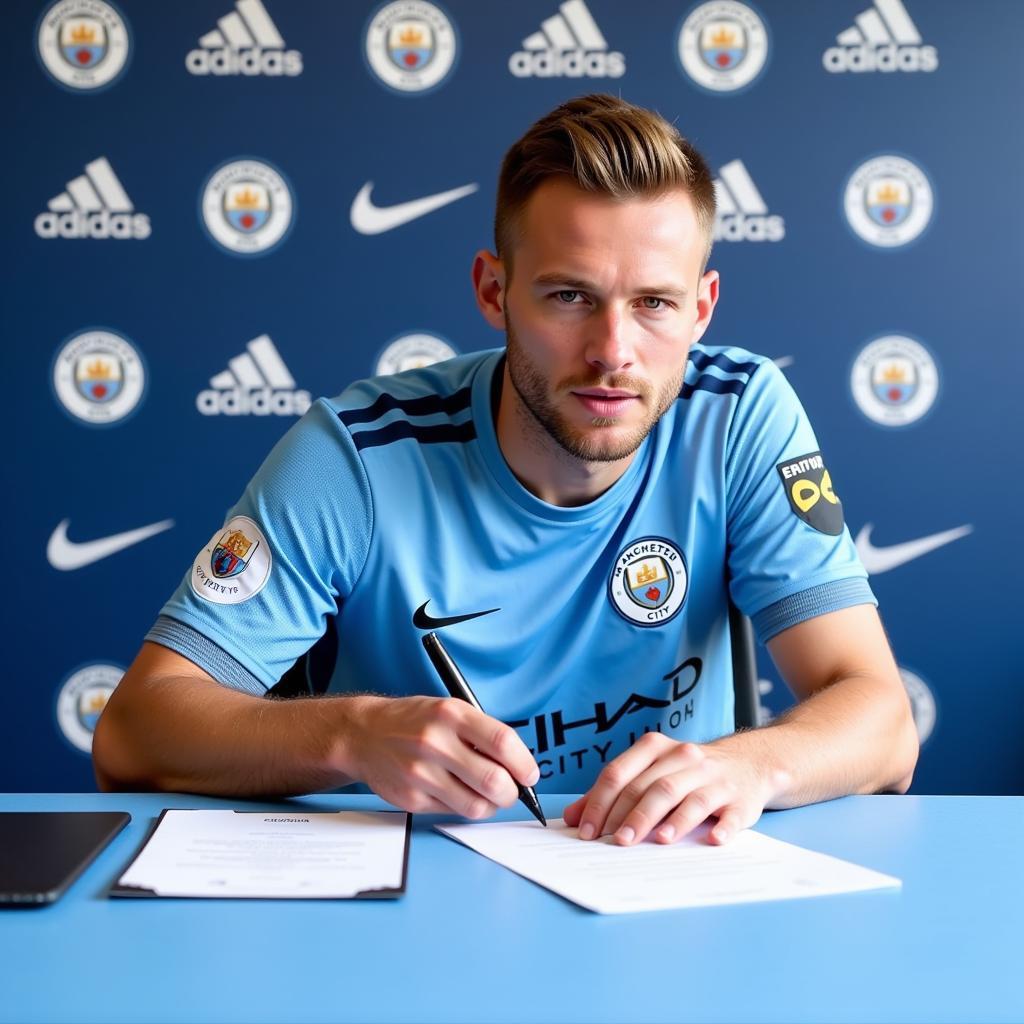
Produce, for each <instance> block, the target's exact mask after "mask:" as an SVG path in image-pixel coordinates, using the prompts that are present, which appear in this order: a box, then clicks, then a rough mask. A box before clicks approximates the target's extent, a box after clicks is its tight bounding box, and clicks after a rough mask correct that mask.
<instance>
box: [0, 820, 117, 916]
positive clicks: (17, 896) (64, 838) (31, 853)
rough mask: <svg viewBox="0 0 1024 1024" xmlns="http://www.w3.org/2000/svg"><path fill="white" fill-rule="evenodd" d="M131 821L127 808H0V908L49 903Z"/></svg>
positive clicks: (57, 897)
mask: <svg viewBox="0 0 1024 1024" xmlns="http://www.w3.org/2000/svg"><path fill="white" fill-rule="evenodd" d="M131 820H132V819H131V815H130V814H127V813H126V812H125V811H4V812H0V907H3V908H12V907H41V906H45V905H46V904H47V903H53V902H54V901H55V900H57V899H59V898H60V897H61V896H62V895H63V893H64V891H65V890H66V889H67V887H68V886H69V885H70V884H71V883H72V882H73V881H74V880H75V879H76V878H77V877H78V876H79V875H80V874H81V873H82V872H83V871H84V870H85V868H86V867H87V866H88V865H89V863H90V862H91V861H92V860H93V858H94V857H95V856H96V855H97V854H98V853H99V852H100V850H102V849H103V847H104V846H106V845H107V843H109V842H110V840H111V839H113V838H114V836H116V835H117V833H118V832H120V831H121V829H123V828H124V827H125V825H127V824H128V822H129V821H131Z"/></svg>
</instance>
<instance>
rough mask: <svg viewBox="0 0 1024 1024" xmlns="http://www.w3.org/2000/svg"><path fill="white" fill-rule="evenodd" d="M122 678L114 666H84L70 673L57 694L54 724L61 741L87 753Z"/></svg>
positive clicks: (120, 671)
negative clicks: (108, 703)
mask: <svg viewBox="0 0 1024 1024" xmlns="http://www.w3.org/2000/svg"><path fill="white" fill-rule="evenodd" d="M123 675H124V669H123V668H118V667H117V666H116V665H86V666H85V667H83V668H80V669H77V670H76V671H75V672H72V673H71V675H70V676H68V677H67V679H65V680H64V682H63V683H61V686H60V689H59V690H58V691H57V708H56V712H57V725H58V726H59V728H60V731H61V732H62V733H63V735H64V738H65V739H66V740H67V741H68V742H69V743H70V744H71V745H72V746H73V747H75V748H76V749H77V750H81V751H82V753H84V754H88V753H89V752H90V751H91V750H92V736H93V733H94V732H95V731H96V723H97V722H98V721H99V717H100V714H101V713H102V711H103V709H104V708H105V707H106V706H107V701H108V700H110V695H111V694H112V693H113V692H114V690H115V689H116V688H117V684H118V683H119V682H120V681H121V677H122V676H123Z"/></svg>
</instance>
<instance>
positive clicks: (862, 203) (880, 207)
mask: <svg viewBox="0 0 1024 1024" xmlns="http://www.w3.org/2000/svg"><path fill="white" fill-rule="evenodd" d="M934 205H935V201H934V196H933V193H932V186H931V183H930V182H929V181H928V176H927V175H926V174H925V173H924V171H923V170H921V168H920V167H918V166H917V164H914V163H911V162H910V161H909V160H907V159H905V158H904V157H901V156H892V155H889V156H878V157H874V158H873V159H871V160H867V161H865V162H864V163H862V164H861V165H860V166H859V167H858V168H857V169H856V170H855V171H854V172H853V173H852V174H851V175H850V177H849V178H848V179H847V181H846V186H845V187H844V189H843V209H844V210H845V211H846V220H847V222H848V223H849V225H850V227H851V228H852V229H853V230H854V232H855V233H856V234H857V236H858V237H860V238H862V239H863V240H864V241H865V242H867V243H868V244H869V245H874V246H878V247H879V248H881V249H892V248H896V247H897V246H901V245H906V244H907V243H908V242H912V241H913V240H914V239H915V238H917V237H918V236H919V235H920V234H921V232H922V231H924V229H925V228H926V227H928V223H929V221H930V220H931V218H932V210H933V207H934Z"/></svg>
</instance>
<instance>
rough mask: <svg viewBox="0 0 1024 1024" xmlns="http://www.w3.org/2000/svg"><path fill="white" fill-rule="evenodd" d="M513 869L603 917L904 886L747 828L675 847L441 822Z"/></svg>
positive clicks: (567, 831)
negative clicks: (721, 839)
mask: <svg viewBox="0 0 1024 1024" xmlns="http://www.w3.org/2000/svg"><path fill="white" fill-rule="evenodd" d="M435 827H436V828H437V829H438V830H439V831H440V832H443V833H444V834H445V835H447V836H450V837H451V838H452V839H456V840H458V841H459V842H460V843H464V844H465V845H466V846H468V847H470V848H471V849H473V850H476V851H477V853H482V854H483V855H484V856H485V857H488V858H490V859H491V860H493V861H496V862H497V863H499V864H502V865H504V866H505V867H507V868H511V870H513V871H514V872H516V874H519V875H522V876H523V877H524V878H529V879H530V880H531V881H533V882H536V883H538V885H543V886H544V887H545V888H546V889H550V890H551V891H552V892H557V893H558V894H559V895H560V896H564V897H566V899H570V900H572V901H573V903H578V904H579V905H580V906H581V907H585V908H586V909H587V910H594V911H596V912H597V913H599V914H626V913H633V912H635V911H639V910H671V909H677V908H679V907H710V906H715V905H718V904H724V903H753V902H758V901H761V900H784V899H795V898H797V897H801V896H826V895H834V894H836V893H844V892H861V891H863V890H866V889H885V888H893V887H896V888H898V887H899V886H900V885H901V884H902V883H901V882H900V880H899V879H898V878H892V877H891V876H889V875H882V874H879V873H878V872H877V871H871V870H869V869H868V868H862V867H859V866H858V865H856V864H851V863H849V861H845V860H838V859H837V858H835V857H830V856H828V855H826V854H823V853H815V852H814V851H812V850H805V849H803V848H802V847H799V846H793V845H792V844H791V843H784V842H782V841H781V840H779V839H772V838H771V837H770V836H766V835H762V834H761V833H760V832H752V831H749V830H748V831H745V832H740V833H739V834H738V835H736V836H734V837H733V838H732V839H731V840H730V841H729V842H728V843H726V845H725V846H711V845H710V844H708V842H707V833H708V831H709V827H708V826H706V825H705V826H702V827H701V828H699V829H697V830H695V832H693V833H691V834H690V835H688V836H685V837H684V838H683V839H680V840H679V841H678V842H676V843H674V844H671V845H663V844H660V843H653V842H644V843H639V844H637V845H636V846H618V845H616V844H615V843H613V842H612V838H611V836H603V837H602V838H600V839H592V840H589V841H587V842H583V841H581V840H579V839H577V838H576V831H577V830H576V829H575V828H569V827H568V826H567V825H566V824H565V822H564V821H561V820H559V821H553V822H551V823H550V825H549V826H548V828H544V826H543V825H541V824H540V822H536V821H510V822H488V823H486V824H475V825H437V826H435Z"/></svg>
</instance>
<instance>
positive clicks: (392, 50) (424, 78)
mask: <svg viewBox="0 0 1024 1024" xmlns="http://www.w3.org/2000/svg"><path fill="white" fill-rule="evenodd" d="M458 48H459V40H458V36H457V35H456V32H455V26H454V24H453V22H452V21H451V19H450V18H449V17H448V16H447V15H446V14H445V13H444V12H443V11H442V10H441V8H440V7H438V6H437V5H436V4H432V3H427V2H426V0H396V2H395V3H389V4H385V5H384V6H383V7H381V8H379V9H378V10H377V12H376V13H375V14H374V15H373V17H372V18H371V19H370V23H369V25H367V27H366V37H365V42H364V52H365V55H366V63H367V64H368V65H369V67H370V70H371V71H372V72H373V73H374V74H375V75H376V76H377V78H379V79H380V81H382V82H383V83H384V84H385V85H386V86H388V87H389V88H391V89H394V90H395V91H396V92H401V93H411V92H426V91H427V90H430V89H434V88H436V87H437V86H439V85H441V83H442V82H444V80H445V79H446V78H447V77H448V75H449V74H450V73H451V71H452V68H453V67H454V65H455V60H456V57H457V56H458Z"/></svg>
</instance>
